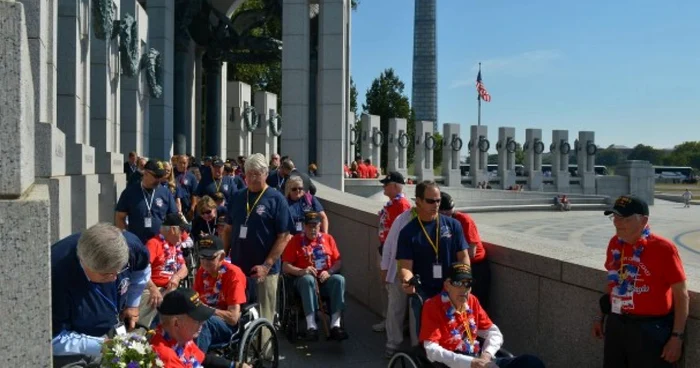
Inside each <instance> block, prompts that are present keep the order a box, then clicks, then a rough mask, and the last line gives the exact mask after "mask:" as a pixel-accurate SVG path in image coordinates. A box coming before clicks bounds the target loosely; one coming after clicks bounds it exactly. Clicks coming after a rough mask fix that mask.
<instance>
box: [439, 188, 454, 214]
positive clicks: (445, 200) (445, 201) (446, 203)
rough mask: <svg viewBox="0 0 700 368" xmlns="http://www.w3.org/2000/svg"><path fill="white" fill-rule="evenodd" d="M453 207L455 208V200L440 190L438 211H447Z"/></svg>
mask: <svg viewBox="0 0 700 368" xmlns="http://www.w3.org/2000/svg"><path fill="white" fill-rule="evenodd" d="M453 208H455V201H453V200H452V196H451V195H449V194H447V193H445V192H440V211H449V210H451V209H453Z"/></svg>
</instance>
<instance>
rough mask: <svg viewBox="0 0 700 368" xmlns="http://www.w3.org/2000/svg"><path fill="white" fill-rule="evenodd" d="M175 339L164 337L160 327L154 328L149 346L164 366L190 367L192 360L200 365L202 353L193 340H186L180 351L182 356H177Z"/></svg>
mask: <svg viewBox="0 0 700 368" xmlns="http://www.w3.org/2000/svg"><path fill="white" fill-rule="evenodd" d="M176 344H177V341H175V339H166V338H165V337H164V336H163V330H162V329H161V327H158V328H157V329H156V335H155V336H153V338H151V346H152V347H153V351H154V352H155V353H156V354H157V355H158V357H159V358H160V360H162V361H163V367H164V368H192V367H193V366H194V361H197V362H198V363H199V366H201V364H202V362H203V361H204V353H203V352H202V351H201V350H199V348H198V347H197V345H196V344H195V343H194V341H188V342H187V344H185V348H184V350H183V353H182V357H179V356H177V353H176V352H175V349H174V348H175V345H176Z"/></svg>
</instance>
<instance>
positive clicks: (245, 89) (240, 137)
mask: <svg viewBox="0 0 700 368" xmlns="http://www.w3.org/2000/svg"><path fill="white" fill-rule="evenodd" d="M227 88H228V89H227V95H226V99H227V101H226V108H227V110H228V116H227V117H228V125H226V157H231V158H237V157H238V156H249V155H250V154H251V152H252V149H251V148H252V141H253V140H252V136H251V133H250V132H249V131H248V128H246V126H245V122H244V121H243V114H244V112H245V109H246V107H248V106H251V97H250V86H249V85H247V84H245V83H243V82H228V85H227ZM251 115H252V114H251ZM249 118H251V119H252V118H253V117H252V116H250V117H249Z"/></svg>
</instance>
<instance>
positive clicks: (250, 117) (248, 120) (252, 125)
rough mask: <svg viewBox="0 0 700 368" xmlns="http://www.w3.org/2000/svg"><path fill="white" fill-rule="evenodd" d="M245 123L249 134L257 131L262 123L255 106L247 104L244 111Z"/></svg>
mask: <svg viewBox="0 0 700 368" xmlns="http://www.w3.org/2000/svg"><path fill="white" fill-rule="evenodd" d="M243 122H244V123H245V128H246V129H247V130H248V131H249V132H252V131H254V130H255V129H257V128H258V124H259V123H260V116H259V115H258V113H257V112H255V106H251V105H249V104H248V103H247V102H246V105H245V108H244V109H243Z"/></svg>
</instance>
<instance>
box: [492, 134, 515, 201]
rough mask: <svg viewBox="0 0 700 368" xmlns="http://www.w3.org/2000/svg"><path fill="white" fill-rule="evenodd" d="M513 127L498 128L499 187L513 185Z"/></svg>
mask: <svg viewBox="0 0 700 368" xmlns="http://www.w3.org/2000/svg"><path fill="white" fill-rule="evenodd" d="M516 147H517V143H516V142H515V128H506V127H500V128H498V143H496V150H497V151H498V176H500V177H501V188H502V189H508V187H512V186H514V185H515V149H516Z"/></svg>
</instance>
